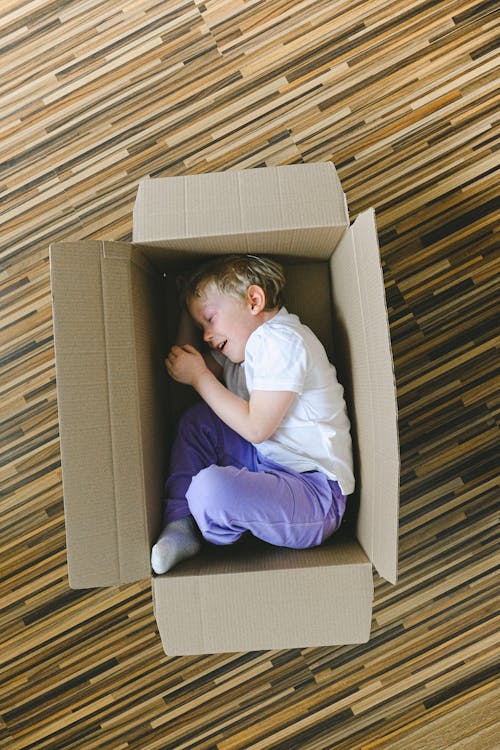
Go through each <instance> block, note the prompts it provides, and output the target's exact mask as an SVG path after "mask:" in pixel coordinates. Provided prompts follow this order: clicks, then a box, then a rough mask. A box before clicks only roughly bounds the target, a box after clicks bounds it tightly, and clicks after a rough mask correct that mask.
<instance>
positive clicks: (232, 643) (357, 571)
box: [153, 540, 373, 656]
mask: <svg viewBox="0 0 500 750" xmlns="http://www.w3.org/2000/svg"><path fill="white" fill-rule="evenodd" d="M153 596H154V606H155V615H156V619H157V623H158V628H159V631H160V636H161V638H162V643H163V646H164V649H165V651H166V653H168V654H169V655H171V656H175V655H179V654H198V653H213V652H221V651H244V650H248V649H249V648H251V649H252V650H254V649H255V650H258V649H272V648H282V647H283V645H284V644H286V646H287V647H288V648H294V647H298V648H300V647H305V646H322V645H324V646H326V645H336V644H348V643H364V642H366V641H367V640H368V638H369V634H370V624H371V606H372V599H373V575H372V568H371V563H370V561H369V560H368V559H367V557H366V556H365V555H364V553H363V551H362V550H361V548H360V547H359V545H358V544H357V542H355V541H353V540H350V541H338V542H337V541H332V542H331V543H327V544H326V545H324V546H323V547H319V548H315V549H310V550H284V549H277V548H270V547H266V548H263V547H262V545H257V546H256V547H255V548H254V547H252V546H250V547H249V548H248V547H245V548H244V549H243V551H242V552H238V551H237V550H233V551H232V554H231V553H228V550H223V551H222V552H219V553H215V554H212V555H205V556H200V557H198V558H193V559H192V560H189V561H187V562H186V563H185V564H184V563H183V564H181V565H179V566H178V568H177V572H176V571H175V569H174V570H173V571H172V572H171V573H170V574H168V575H164V576H158V577H156V578H154V580H153Z"/></svg>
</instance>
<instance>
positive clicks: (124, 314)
mask: <svg viewBox="0 0 500 750" xmlns="http://www.w3.org/2000/svg"><path fill="white" fill-rule="evenodd" d="M348 224H349V221H348V215H347V208H346V202H345V196H344V193H343V191H342V188H341V186H340V182H339V180H338V177H337V173H336V171H335V168H334V167H333V165H332V164H330V163H325V164H311V165H298V166H288V167H275V168H265V169H258V170H245V171H243V172H224V173H218V174H210V175H196V176H188V177H175V178H157V179H145V180H143V181H141V183H140V185H139V190H138V195H137V200H136V204H135V208H134V231H133V240H134V242H133V244H128V243H115V242H90V241H89V242H74V243H58V244H54V245H52V246H51V281H52V290H53V309H54V336H55V348H56V368H57V387H58V402H59V413H60V433H61V455H62V470H63V488H64V501H65V517H66V534H67V550H68V568H69V576H70V585H71V586H72V587H74V588H86V587H93V586H104V585H116V584H122V583H127V582H131V581H135V580H139V579H143V578H146V577H148V576H149V575H150V549H151V545H152V543H153V541H154V538H155V536H156V535H157V533H158V530H159V526H160V512H161V507H160V498H161V496H162V482H163V478H164V472H165V466H166V460H167V456H166V455H165V453H166V450H165V445H166V442H165V435H164V422H165V412H164V408H163V404H162V403H161V398H162V395H163V394H165V392H166V377H165V373H164V369H163V357H164V355H165V333H164V328H165V320H164V318H163V313H162V304H163V297H164V294H165V286H164V278H163V277H164V274H165V273H166V272H167V271H168V269H169V268H170V266H171V264H172V263H178V262H179V260H180V259H182V260H185V259H186V258H187V259H190V260H191V259H197V258H199V257H201V256H204V255H212V254H220V253H225V252H248V253H255V254H259V253H270V254H273V255H278V256H282V259H283V262H284V263H285V264H286V266H287V270H288V272H289V276H290V281H291V284H290V287H291V288H290V290H289V291H290V294H291V297H292V301H291V303H290V305H289V306H290V308H291V309H293V311H294V312H297V313H298V314H299V315H301V317H302V318H303V319H304V321H305V322H306V323H308V324H309V325H311V327H312V328H313V329H314V330H316V332H317V333H318V335H320V337H321V334H320V331H318V330H317V329H318V328H321V327H322V326H323V327H324V326H325V323H328V326H329V327H330V328H331V326H332V325H333V333H334V338H335V344H336V352H335V355H334V361H335V364H336V365H339V371H340V372H341V376H342V377H341V382H342V379H343V378H347V380H346V381H344V385H345V386H346V392H347V393H348V394H349V398H348V402H349V409H350V418H351V421H352V423H353V434H354V440H355V445H356V446H357V450H356V454H357V456H358V458H357V464H358V465H357V466H356V479H357V493H356V496H355V497H357V499H358V501H359V513H358V519H357V529H356V536H357V539H358V542H359V544H360V545H361V547H362V548H363V550H364V551H365V553H366V555H367V556H368V558H369V559H370V560H371V561H372V562H373V564H374V565H375V567H376V568H377V570H378V571H379V573H380V575H382V576H383V577H385V578H386V579H387V580H389V581H391V582H395V580H396V575H397V537H398V487H399V469H398V467H399V459H398V442H397V412H396V400H395V388H394V376H393V371H392V357H391V351H390V338H389V331H388V321H387V311H386V307H385V294H384V284H383V276H382V271H381V267H380V257H379V250H378V242H377V235H376V227H375V220H374V213H373V211H372V210H369V211H367V212H365V213H364V214H361V215H360V216H359V217H358V219H357V220H356V222H355V223H354V224H353V226H352V227H350V228H349V227H348ZM311 261H312V263H311ZM318 261H319V262H320V263H319V264H318ZM328 264H329V265H330V272H331V291H332V298H333V310H334V314H333V321H330V320H327V321H326V320H325V314H324V308H323V309H321V308H319V307H316V306H315V294H314V290H313V289H312V288H311V289H306V290H305V291H306V294H304V289H303V285H304V283H305V280H306V279H312V280H313V282H312V283H315V282H314V279H316V280H317V281H318V282H321V284H323V285H324V284H325V283H326V285H327V287H328V283H329V282H328V279H327V278H326V277H327V276H328V275H329V272H328ZM318 268H319V269H320V270H319V271H318ZM325 271H326V273H325ZM301 285H302V287H301ZM327 295H328V296H329V289H328V290H327ZM337 340H338V343H339V351H340V350H343V363H342V364H340V363H338V362H337ZM347 381H350V382H347ZM353 499H354V498H353ZM334 550H335V544H334V543H333V542H332V543H331V544H329V545H327V546H326V547H325V549H324V550H323V549H319V550H308V551H301V555H297V554H296V552H297V551H295V553H293V552H291V551H288V550H268V551H267V552H266V553H265V554H264V551H263V550H259V553H258V555H257V557H256V554H255V550H253V551H251V552H250V553H249V556H248V555H247V553H246V552H244V551H243V552H242V553H241V554H242V557H240V558H239V561H238V560H236V561H233V562H231V563H228V562H227V556H226V558H224V562H223V563H221V562H220V560H219V559H218V558H217V556H215V558H213V559H212V560H211V562H210V565H211V568H210V570H209V571H203V570H201V569H200V568H199V566H201V565H203V564H205V562H206V561H204V560H203V559H201V560H193V561H187V562H186V563H183V564H182V565H181V566H179V567H178V569H174V571H172V572H171V573H169V574H167V575H166V576H161V577H158V578H156V579H155V580H154V593H155V611H156V613H157V618H158V619H159V624H160V621H162V619H164V618H167V619H168V613H167V612H166V611H165V610H167V609H168V598H169V597H174V599H175V600H176V601H177V597H178V596H179V597H180V599H179V601H180V600H182V598H183V597H184V598H185V600H186V601H188V600H189V601H193V597H191V596H187V587H191V588H192V587H193V586H194V587H195V589H196V592H194V590H193V591H192V592H191V593H193V596H194V600H196V601H197V602H198V604H199V607H198V609H199V608H200V607H201V610H200V609H199V612H202V614H199V615H198V618H199V617H201V618H202V619H203V620H204V625H203V627H201V626H200V627H201V629H200V631H199V632H200V633H205V634H207V633H208V634H209V635H208V636H206V637H205V636H203V637H202V636H200V638H201V640H200V642H199V643H198V646H196V645H193V643H192V640H193V637H192V635H188V636H187V640H188V642H187V643H186V644H185V645H184V646H183V645H182V633H180V634H179V639H178V641H176V644H177V645H176V646H175V647H174V649H173V650H171V651H170V653H174V652H176V653H183V652H184V653H191V652H196V650H197V648H198V649H199V650H201V651H204V650H205V651H208V650H211V648H213V649H215V650H218V647H217V644H214V642H213V641H212V640H211V637H210V633H212V632H213V631H214V628H215V629H216V628H219V630H220V627H221V623H222V622H223V618H219V620H218V622H217V623H216V622H215V621H214V622H212V621H211V620H210V617H211V615H210V612H214V611H216V610H217V606H218V605H217V601H218V599H217V594H216V592H217V591H219V598H220V602H219V603H220V606H221V607H222V608H223V600H224V597H225V594H224V593H223V591H225V592H226V593H227V589H226V588H223V589H221V588H220V586H221V584H220V583H217V581H220V580H222V578H223V579H225V581H226V583H225V584H224V587H226V586H229V587H230V588H231V587H232V589H231V591H232V593H231V601H232V604H230V605H229V606H230V607H236V606H237V602H238V601H239V602H240V608H243V607H246V608H247V610H248V608H251V607H252V605H253V603H254V602H255V599H254V597H253V594H252V593H251V588H252V586H251V581H252V580H254V582H256V581H257V580H258V581H260V583H259V584H258V587H259V590H260V594H259V596H260V597H261V598H262V597H264V598H266V596H267V599H268V600H269V601H268V603H269V606H271V602H272V601H277V602H278V604H277V605H275V614H276V628H277V630H279V628H280V627H281V626H280V624H279V623H280V622H283V619H282V614H283V613H282V612H281V610H283V611H285V613H286V609H287V607H291V606H292V603H293V602H294V601H295V599H294V597H295V595H296V586H297V585H298V584H297V582H298V581H299V580H302V578H303V579H304V580H303V581H302V584H303V585H302V584H301V586H300V588H301V590H307V589H308V587H310V586H313V588H317V587H318V585H320V580H319V579H321V576H322V575H323V576H326V578H325V584H326V581H327V579H328V580H329V581H330V584H329V585H330V586H331V585H332V581H333V577H335V575H337V574H338V575H340V576H342V570H343V571H344V572H345V571H347V570H349V571H350V573H349V574H350V575H351V574H352V575H354V577H355V578H356V576H358V577H359V576H361V578H362V580H363V583H362V584H360V585H359V586H358V589H359V590H358V589H356V590H358V595H360V596H361V594H360V591H363V592H364V594H363V595H362V596H361V598H363V597H364V604H363V603H362V602H360V603H359V604H358V605H356V606H358V608H361V609H363V610H364V611H365V612H369V614H370V615H371V593H370V592H371V589H372V583H371V566H370V563H369V562H368V560H367V559H366V558H365V556H364V554H363V552H362V550H361V549H360V547H359V545H358V543H357V542H356V541H355V540H349V541H339V543H338V550H337V551H336V552H335V551H334ZM263 560H264V563H262V561H263ZM299 560H300V562H298V561H299ZM262 564H265V565H267V566H268V569H267V570H268V572H269V575H268V574H267V572H265V573H263V571H262V568H261V565H262ZM197 566H198V567H197ZM238 566H240V568H238ZM368 568H370V574H369V575H370V583H368V578H367V577H366V576H367V570H368ZM287 570H288V571H290V570H294V574H293V576H288V577H287V576H286V571H287ZM271 571H272V572H271ZM205 573H206V575H205ZM262 575H265V576H266V578H265V582H266V584H265V589H266V591H267V594H265V593H264V589H263V588H262V580H263V579H262ZM241 576H246V579H245V580H246V584H245V587H243V588H244V589H245V591H246V592H247V593H246V594H245V593H243V594H242V593H241V590H242V587H241ZM255 576H257V578H255V579H254V578H252V577H255ZM328 576H330V578H328ZM332 576H333V577H332ZM203 579H205V583H206V584H207V586H208V588H207V589H204V585H205V583H204V582H203ZM293 580H296V583H295V584H294V583H293ZM315 582H316V583H315ZM337 583H338V585H339V586H341V587H344V588H345V586H342V582H341V580H340V579H339V581H338V582H337ZM344 583H345V581H344ZM334 585H335V582H334ZM178 587H181V588H180V590H179V591H177V588H178ZM287 587H289V588H290V590H289V591H287ZM294 587H295V588H294ZM335 588H337V586H335ZM355 588H356V587H355ZM233 589H234V590H233ZM181 591H183V592H184V594H182V595H181V593H180V592H181ZM208 591H209V592H210V596H213V597H214V599H213V601H214V602H215V603H216V604H215V605H213V606H212V608H211V609H210V608H209V609H208V610H207V609H206V607H205V606H204V605H203V604H202V603H203V602H204V600H205V599H206V597H207V596H208V594H207V592H208ZM294 591H295V594H294ZM280 592H281V593H280ZM195 593H196V595H195ZM226 599H227V597H226ZM338 604H339V602H338V601H337V602H336V604H335V606H333V605H332V606H333V608H332V611H331V612H325V618H326V619H328V618H329V617H330V618H332V617H333V618H335V617H338V612H339V608H338ZM356 606H355V605H354V604H352V603H351V604H350V606H349V607H347V609H346V612H348V613H350V614H347V615H346V618H347V619H345V622H343V623H339V625H338V628H337V631H336V635H335V636H334V638H335V639H336V640H335V639H332V640H330V641H325V640H324V639H325V637H326V636H325V634H324V633H323V635H320V634H319V633H318V634H316V637H315V633H314V629H313V631H311V638H312V640H311V644H310V645H314V643H317V644H318V645H319V644H320V643H328V642H331V643H334V642H337V643H341V642H344V643H348V642H353V641H350V640H348V637H349V633H348V631H349V627H350V626H349V617H351V618H352V613H353V612H354V610H355V609H356ZM278 610H280V612H281V614H280V612H279V611H278ZM226 614H227V613H226ZM187 615H188V613H186V616H187ZM189 616H192V612H190V613H189ZM280 617H281V619H280ZM297 617H299V615H298V614H297ZM174 619H175V618H174ZM365 619H366V618H365ZM260 621H262V618H261V620H260ZM176 622H177V623H178V626H179V628H180V629H181V630H182V627H183V625H182V622H183V620H182V617H181V618H177V620H176ZM248 622H249V623H250V624H251V628H250V630H251V631H252V632H253V633H254V634H255V637H254V638H253V639H250V642H251V643H252V644H254V645H253V646H250V647H251V648H257V647H259V646H257V645H255V644H258V643H260V642H261V641H262V644H263V645H262V647H263V648H267V647H269V644H273V643H276V645H277V646H278V647H279V644H280V642H281V641H280V638H279V636H277V637H276V638H275V639H273V638H272V637H271V638H269V637H268V636H269V624H268V625H266V626H265V628H264V630H263V631H262V633H261V634H260V635H259V634H258V627H259V625H258V622H257V621H255V622H252V618H251V617H250V618H249V620H248ZM174 626H175V623H172V622H170V623H169V625H168V627H169V628H170V629H172V628H173V627H174ZM306 626H307V624H306V623H303V624H302V626H300V627H299V625H297V631H296V637H292V636H290V638H288V640H287V643H289V644H291V643H295V641H296V643H297V645H298V644H300V643H303V645H307V644H306V643H304V637H303V634H304V632H305V630H304V628H306ZM228 627H229V626H228ZM291 627H292V629H293V627H294V626H293V623H292V625H291ZM161 630H162V627H161V626H160V631H161ZM365 630H366V628H365ZM368 632H369V626H368ZM301 634H302V636H301ZM261 636H262V637H261ZM162 637H163V633H162ZM366 637H367V636H366ZM190 639H191V640H190ZM174 640H175V639H174ZM359 640H361V638H359ZM222 641H223V642H224V643H227V644H228V649H227V650H231V648H230V646H231V639H230V638H229V636H228V640H224V634H222ZM164 642H165V640H164ZM220 642H221V641H220V640H219V641H218V643H219V645H220ZM246 642H247V641H245V638H243V640H242V641H241V640H238V639H237V640H236V641H235V644H236V646H237V644H238V643H246ZM179 644H181V645H179ZM282 645H283V644H282Z"/></svg>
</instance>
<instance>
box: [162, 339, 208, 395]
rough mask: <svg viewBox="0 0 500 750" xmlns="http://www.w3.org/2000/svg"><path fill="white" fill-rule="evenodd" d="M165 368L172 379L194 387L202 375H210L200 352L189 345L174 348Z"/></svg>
mask: <svg viewBox="0 0 500 750" xmlns="http://www.w3.org/2000/svg"><path fill="white" fill-rule="evenodd" d="M165 366H166V368H167V372H168V374H169V375H170V377H171V378H173V379H174V380H177V382H178V383H184V384H185V385H191V386H193V387H194V386H195V383H196V381H197V380H198V379H199V378H200V377H201V376H202V375H204V374H205V373H207V372H208V373H210V370H209V369H208V367H207V366H206V364H205V360H204V359H203V357H202V356H201V354H200V352H199V351H198V350H197V349H195V348H194V346H190V345H189V344H185V345H184V346H173V347H172V348H171V350H170V353H169V355H168V357H167V359H166V360H165Z"/></svg>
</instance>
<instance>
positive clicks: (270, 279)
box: [179, 255, 286, 310]
mask: <svg viewBox="0 0 500 750" xmlns="http://www.w3.org/2000/svg"><path fill="white" fill-rule="evenodd" d="M179 282H180V283H179V286H180V291H181V294H182V295H183V297H184V299H185V301H186V302H189V301H190V300H191V299H193V297H201V296H203V290H204V289H205V287H207V286H208V285H213V286H214V287H215V288H216V289H217V291H218V292H220V293H222V294H231V295H233V296H234V297H239V298H245V297H246V294H247V292H248V288H249V287H250V286H251V285H252V284H256V285H257V286H260V287H261V288H262V289H263V290H264V294H265V295H266V306H265V308H264V309H265V310H274V309H275V308H277V307H281V306H282V304H283V290H284V287H285V283H286V280H285V274H284V271H283V266H281V265H280V264H279V263H276V261H274V260H270V259H269V258H261V257H257V256H256V255H224V256H221V257H219V258H215V259H213V260H211V261H209V262H208V263H205V264H203V266H200V267H198V268H197V269H196V270H195V271H194V272H193V273H191V275H190V276H188V277H184V278H181V279H180V280H179Z"/></svg>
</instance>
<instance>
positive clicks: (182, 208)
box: [133, 163, 349, 259]
mask: <svg viewBox="0 0 500 750" xmlns="http://www.w3.org/2000/svg"><path fill="white" fill-rule="evenodd" d="M348 224H349V220H348V215H347V208H346V202H345V196H344V193H343V191H342V188H341V185H340V182H339V179H338V176H337V173H336V171H335V169H334V167H333V165H332V164H330V163H320V164H302V165H299V166H297V165H290V166H287V167H269V168H266V169H247V170H244V171H229V172H218V173H212V174H201V175H187V176H184V177H171V178H168V177H167V178H154V179H145V180H142V181H141V182H140V183H139V190H138V193H137V200H136V203H135V207H134V228H133V241H134V243H135V244H140V245H148V246H149V247H155V246H156V247H161V248H170V249H177V250H179V249H188V250H189V251H190V252H198V253H200V254H217V253H224V252H233V253H235V252H236V253H272V254H275V255H303V256H308V255H310V256H311V257H314V258H324V259H327V258H329V257H330V255H331V252H332V247H335V245H336V243H337V242H338V240H339V239H340V237H341V236H342V234H343V231H344V229H345V227H346V226H348ZM156 257H157V258H158V257H159V256H158V255H156Z"/></svg>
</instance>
